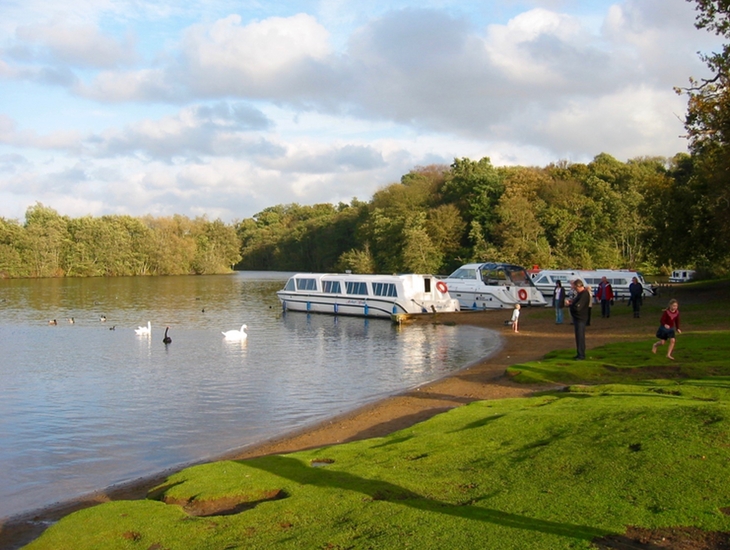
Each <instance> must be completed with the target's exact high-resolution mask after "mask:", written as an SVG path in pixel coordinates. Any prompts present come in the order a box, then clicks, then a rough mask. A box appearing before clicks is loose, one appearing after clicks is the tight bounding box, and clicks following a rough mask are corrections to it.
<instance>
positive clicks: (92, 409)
mask: <svg viewBox="0 0 730 550" xmlns="http://www.w3.org/2000/svg"><path fill="white" fill-rule="evenodd" d="M286 278H287V275H286V274H282V273H261V272H256V273H252V272H248V273H236V274H234V275H224V276H199V277H193V276H190V277H154V278H153V277H138V278H131V277H130V278H109V279H100V278H96V279H44V280H10V281H8V280H0V480H2V483H1V484H0V518H2V517H8V516H12V515H15V514H19V513H24V512H28V511H31V510H34V509H37V508H40V507H44V506H48V505H50V504H53V503H55V502H58V501H63V500H67V499H70V498H76V497H79V496H82V495H84V494H87V493H90V492H93V491H95V490H99V489H103V488H105V487H108V486H111V485H114V484H118V483H123V482H127V481H131V480H134V479H137V478H140V477H145V476H150V475H153V474H156V473H159V472H162V471H165V470H167V469H169V468H174V467H179V466H182V465H185V464H190V463H193V462H197V461H200V460H204V459H208V458H214V457H217V456H221V455H222V454H224V453H227V452H229V451H231V450H234V449H240V448H243V447H245V446H248V445H252V444H254V443H257V442H261V441H263V440H266V439H269V438H271V437H274V436H277V435H283V434H284V433H287V432H290V431H292V430H295V429H300V428H302V427H305V426H307V425H310V424H313V423H316V422H319V421H322V420H324V419H326V418H328V417H332V416H334V415H337V414H340V413H342V412H345V411H348V410H352V409H354V408H357V407H359V406H361V405H364V404H366V403H368V402H372V401H375V400H378V399H380V398H383V397H385V396H387V395H392V394H394V393H397V392H400V391H403V390H405V389H407V388H410V387H414V386H417V385H420V384H423V383H425V382H428V381H431V380H434V379H437V378H440V377H443V376H445V375H446V374H448V373H450V372H453V371H455V370H457V369H460V368H463V367H465V366H466V365H468V364H470V363H473V362H475V361H477V360H479V359H481V358H483V357H485V356H487V355H489V354H490V353H492V352H493V351H494V350H496V348H497V347H498V345H499V337H498V336H497V335H496V333H493V332H491V331H487V330H484V329H478V328H474V327H463V326H460V327H448V326H435V325H429V326H405V327H398V326H395V325H393V324H391V323H390V321H388V320H379V319H362V318H354V317H352V318H349V317H334V316H327V315H308V314H306V313H297V312H289V313H286V314H284V313H282V311H281V307H280V305H279V301H278V299H277V297H276V291H277V290H279V289H280V288H282V286H283V284H284V282H285V281H286ZM70 318H73V319H74V322H73V323H71V322H69V321H68V319H70ZM103 318H106V320H105V321H102V319H103ZM51 319H56V321H57V323H58V324H57V325H55V326H51V325H49V324H48V321H49V320H51ZM147 321H150V322H151V324H152V335H151V336H150V337H146V336H138V335H137V334H135V331H134V329H135V328H137V327H138V326H141V325H146V324H147ZM243 323H246V324H247V325H248V333H249V336H248V338H247V340H245V341H244V342H242V343H241V342H228V341H225V340H224V338H223V335H222V334H221V332H222V331H225V330H231V329H238V328H240V326H241V324H243ZM166 326H169V327H170V336H171V337H172V343H171V344H170V345H167V346H166V345H164V344H163V342H162V337H163V334H164V329H165V327H166ZM112 328H113V330H111V329H112Z"/></svg>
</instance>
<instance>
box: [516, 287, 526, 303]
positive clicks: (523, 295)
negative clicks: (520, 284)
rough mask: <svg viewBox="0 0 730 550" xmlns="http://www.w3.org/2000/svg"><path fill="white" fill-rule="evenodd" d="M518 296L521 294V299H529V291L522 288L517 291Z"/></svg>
mask: <svg viewBox="0 0 730 550" xmlns="http://www.w3.org/2000/svg"><path fill="white" fill-rule="evenodd" d="M517 296H519V298H520V300H523V301H524V300H527V291H526V290H525V289H524V288H521V289H519V290H518V291H517Z"/></svg>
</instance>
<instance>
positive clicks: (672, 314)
mask: <svg viewBox="0 0 730 550" xmlns="http://www.w3.org/2000/svg"><path fill="white" fill-rule="evenodd" d="M674 329H677V333H679V334H682V331H681V330H679V302H677V300H674V299H672V300H669V306H668V307H667V309H665V310H664V311H663V312H662V318H661V320H660V321H659V330H657V331H656V337H657V338H659V340H658V341H657V342H655V343H654V345H653V346H652V347H651V351H652V353H656V348H657V346H663V345H664V342H666V341H667V340H669V348H668V349H667V357H669V358H670V359H672V360H673V359H674V357H672V351H673V350H674V342H675V337H674Z"/></svg>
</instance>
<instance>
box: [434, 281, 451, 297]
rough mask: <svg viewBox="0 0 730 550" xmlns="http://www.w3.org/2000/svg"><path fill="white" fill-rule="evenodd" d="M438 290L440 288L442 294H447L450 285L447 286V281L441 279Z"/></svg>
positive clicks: (437, 284)
mask: <svg viewBox="0 0 730 550" xmlns="http://www.w3.org/2000/svg"><path fill="white" fill-rule="evenodd" d="M436 290H438V291H439V292H440V293H441V294H446V293H447V292H448V291H449V287H447V286H446V283H445V282H443V281H439V282H438V283H436Z"/></svg>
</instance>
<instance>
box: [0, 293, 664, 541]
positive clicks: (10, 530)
mask: <svg viewBox="0 0 730 550" xmlns="http://www.w3.org/2000/svg"><path fill="white" fill-rule="evenodd" d="M657 300H660V299H659V298H657ZM662 301H663V299H662ZM614 307H615V308H620V309H621V310H623V311H622V312H621V313H622V314H621V315H619V316H614V317H611V318H609V319H601V317H600V308H594V312H593V313H594V318H593V320H592V323H591V326H590V327H588V331H587V345H588V348H589V349H590V348H593V347H596V346H600V345H603V344H605V343H607V342H612V341H618V340H622V339H631V340H636V339H639V338H646V339H647V346H648V347H647V350H649V349H650V346H651V342H652V340H653V333H654V329H655V326H656V324H657V322H658V319H655V318H654V315H651V316H650V317H649V318H647V317H646V316H644V317H642V318H640V319H634V318H632V317H631V314H630V313H629V311H628V310H629V308H628V307H627V306H626V304H625V303H617V304H616V305H615V306H614ZM596 313H598V318H597V319H596V315H595V314H596ZM627 313H628V315H627ZM508 317H509V313H508V312H505V311H485V312H467V313H456V314H439V315H438V316H437V317H424V318H419V319H417V320H415V321H414V322H415V323H433V322H439V323H449V324H460V325H474V326H479V327H485V328H490V329H493V330H496V331H498V332H499V333H500V334H502V336H503V338H504V339H503V345H502V347H501V349H500V350H499V351H498V352H497V353H496V354H494V355H493V356H492V357H490V358H488V359H486V360H483V361H481V362H478V363H476V364H474V365H472V366H470V367H468V368H466V369H463V370H461V371H459V372H457V373H455V374H453V375H451V376H448V377H446V378H443V379H441V380H438V381H435V382H432V383H430V384H426V385H424V386H421V387H419V388H417V389H415V390H411V391H408V392H405V393H402V394H399V395H395V396H392V397H389V398H387V399H384V400H382V401H379V402H377V403H375V404H371V405H368V406H365V407H362V408H360V409H357V410H355V411H352V412H350V413H347V414H344V415H341V416H339V417H336V418H333V419H330V420H328V421H325V422H323V423H321V424H318V425H316V426H314V427H312V428H309V429H307V430H303V431H301V432H297V433H292V434H288V435H287V436H284V437H281V438H278V439H275V440H270V441H267V442H265V443H263V444H259V445H256V446H253V447H250V448H246V449H245V450H243V451H240V452H238V453H235V454H234V455H231V456H226V457H225V458H230V459H244V458H251V457H255V456H263V455H268V454H280V453H288V452H293V451H298V450H303V449H309V448H314V447H321V446H326V445H333V444H337V443H344V442H347V441H355V440H359V439H367V438H371V437H378V436H382V435H386V434H388V433H391V432H393V431H396V430H399V429H402V428H407V427H409V426H411V425H413V424H416V423H418V422H421V421H423V420H426V419H428V418H430V417H432V416H434V415H436V414H439V413H441V412H444V411H447V410H449V409H452V408H454V407H458V406H461V405H464V404H466V403H470V402H472V401H476V400H484V399H501V398H506V397H524V396H527V395H529V394H531V393H533V392H534V391H536V390H541V389H544V388H542V387H534V386H524V385H518V384H514V383H512V382H511V381H510V380H509V379H508V378H507V377H506V376H504V372H505V369H506V368H507V367H508V366H510V365H513V364H515V363H520V362H524V361H531V360H535V359H539V358H540V357H542V356H543V355H545V354H546V353H547V352H549V351H552V350H555V349H563V348H572V347H574V344H575V342H574V338H573V327H572V326H571V325H570V321H569V320H568V321H566V322H565V323H564V324H562V325H556V324H555V321H554V317H553V315H552V310H534V309H523V312H522V316H521V318H520V325H521V326H520V332H519V333H518V334H515V333H514V332H512V330H511V329H510V328H509V327H505V325H504V321H505V319H507V318H508ZM568 317H569V316H568V315H567V311H566V318H568ZM170 473H171V472H164V473H161V474H160V475H159V476H155V477H154V478H146V479H143V480H138V481H136V482H133V483H130V484H128V485H124V486H119V487H113V488H110V489H108V490H106V491H101V492H98V493H95V494H93V495H89V496H88V497H85V498H82V499H78V500H75V501H72V502H67V503H61V504H58V505H54V506H51V507H49V508H46V509H43V510H40V511H37V512H35V513H32V514H28V515H25V516H20V517H15V518H11V519H10V520H9V521H6V522H5V524H0V548H2V549H15V548H19V547H21V546H22V545H24V544H27V543H28V542H30V541H32V540H33V539H35V538H37V537H38V536H39V535H40V534H41V533H42V532H43V530H44V529H46V528H47V527H48V525H50V524H51V523H53V522H55V521H57V520H59V519H60V518H62V517H63V516H65V515H67V514H69V513H71V512H74V511H76V510H79V509H82V508H87V507H89V506H93V505H95V504H99V503H102V502H108V501H110V500H125V499H139V498H144V497H145V496H146V494H147V491H148V490H149V489H150V488H151V487H154V486H155V485H158V484H159V483H161V482H162V481H164V479H165V478H166V477H167V476H168V475H169V474H170Z"/></svg>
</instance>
